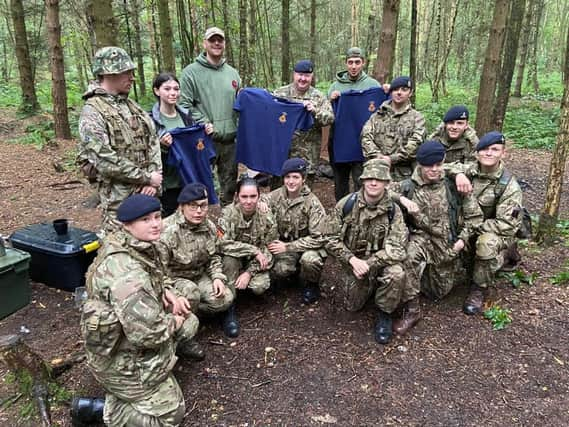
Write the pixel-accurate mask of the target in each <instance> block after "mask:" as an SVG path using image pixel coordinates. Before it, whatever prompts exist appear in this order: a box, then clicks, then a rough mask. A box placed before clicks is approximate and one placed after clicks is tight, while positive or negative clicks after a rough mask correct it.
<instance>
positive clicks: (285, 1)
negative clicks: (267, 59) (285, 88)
mask: <svg viewBox="0 0 569 427" xmlns="http://www.w3.org/2000/svg"><path fill="white" fill-rule="evenodd" d="M281 12H282V14H281V48H282V57H281V83H282V84H286V83H288V81H289V79H290V0H281Z"/></svg>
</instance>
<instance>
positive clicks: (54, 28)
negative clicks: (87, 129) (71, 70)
mask: <svg viewBox="0 0 569 427" xmlns="http://www.w3.org/2000/svg"><path fill="white" fill-rule="evenodd" d="M45 5H46V23H47V37H48V44H49V65H50V68H51V98H52V102H53V121H54V127H55V137H56V138H61V139H71V129H70V128H69V118H68V115H67V86H66V84H65V65H64V63H63V48H62V47H61V25H60V24H59V0H45Z"/></svg>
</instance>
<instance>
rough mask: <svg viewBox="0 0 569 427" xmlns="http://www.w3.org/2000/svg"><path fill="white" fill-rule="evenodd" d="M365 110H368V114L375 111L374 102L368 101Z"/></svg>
mask: <svg viewBox="0 0 569 427" xmlns="http://www.w3.org/2000/svg"><path fill="white" fill-rule="evenodd" d="M367 110H368V111H369V112H370V113H373V112H374V111H375V110H376V108H375V101H369V106H368V107H367Z"/></svg>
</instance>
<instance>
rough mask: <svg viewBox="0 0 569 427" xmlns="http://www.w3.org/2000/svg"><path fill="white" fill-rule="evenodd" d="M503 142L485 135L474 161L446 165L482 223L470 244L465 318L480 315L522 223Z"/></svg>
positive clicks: (519, 199) (498, 135) (518, 197)
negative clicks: (468, 195)
mask: <svg viewBox="0 0 569 427" xmlns="http://www.w3.org/2000/svg"><path fill="white" fill-rule="evenodd" d="M505 144H506V138H505V137H504V135H502V134H501V133H500V132H497V131H492V132H488V133H487V134H486V135H484V136H483V137H482V138H480V142H479V143H478V145H477V146H476V151H477V157H478V161H477V162H474V163H469V164H466V165H461V164H459V163H455V164H452V165H449V175H450V176H453V177H456V178H455V179H456V187H457V189H458V191H460V192H462V193H470V192H472V194H473V196H474V198H475V199H476V200H477V202H478V204H479V205H480V208H481V209H482V212H483V214H484V220H483V222H482V224H481V225H480V226H479V227H477V229H476V230H475V231H476V234H475V237H474V238H473V239H472V240H473V245H472V246H473V250H472V251H471V252H470V253H469V255H470V257H471V259H473V261H472V263H473V267H472V268H473V270H472V271H473V272H472V284H471V288H470V293H469V295H468V297H467V298H466V300H465V302H464V306H463V310H464V312H465V313H466V314H477V313H480V312H481V311H482V306H483V304H484V298H485V294H486V291H487V289H488V286H489V285H490V284H492V283H493V281H494V279H495V277H496V273H497V272H498V270H499V269H500V268H501V266H502V264H503V262H504V252H505V251H506V250H507V248H508V247H509V246H510V245H512V244H514V243H515V241H516V233H517V231H518V230H519V228H520V225H521V221H522V190H521V188H520V186H519V184H518V182H517V180H516V179H515V177H513V176H512V175H511V174H510V173H509V172H508V171H507V170H506V168H505V166H504V163H503V159H504V156H505V155H506V147H505Z"/></svg>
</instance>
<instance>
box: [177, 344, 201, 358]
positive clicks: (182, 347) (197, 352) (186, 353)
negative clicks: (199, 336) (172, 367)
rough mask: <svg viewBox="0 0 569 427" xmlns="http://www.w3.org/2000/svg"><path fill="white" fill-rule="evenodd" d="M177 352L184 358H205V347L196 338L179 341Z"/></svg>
mask: <svg viewBox="0 0 569 427" xmlns="http://www.w3.org/2000/svg"><path fill="white" fill-rule="evenodd" d="M176 354H177V355H178V356H180V357H181V358H183V359H192V360H197V361H201V360H204V359H205V351H204V349H203V347H202V346H201V345H200V344H199V343H198V342H197V341H196V340H194V339H191V340H183V341H180V342H179V343H178V347H177V348H176Z"/></svg>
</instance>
